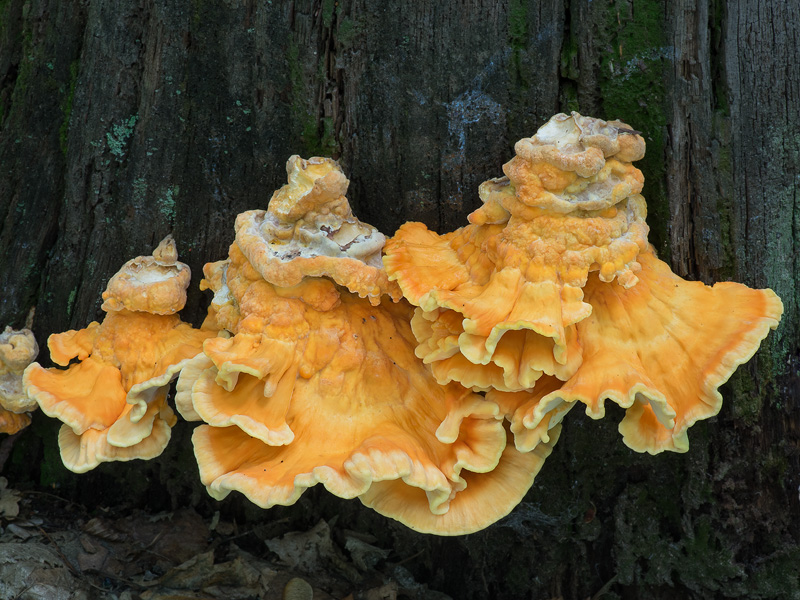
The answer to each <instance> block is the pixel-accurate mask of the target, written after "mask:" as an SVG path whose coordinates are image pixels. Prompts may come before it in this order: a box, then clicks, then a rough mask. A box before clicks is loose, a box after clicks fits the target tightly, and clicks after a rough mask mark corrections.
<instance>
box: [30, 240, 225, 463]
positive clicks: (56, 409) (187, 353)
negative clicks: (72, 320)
mask: <svg viewBox="0 0 800 600" xmlns="http://www.w3.org/2000/svg"><path fill="white" fill-rule="evenodd" d="M190 278H191V274H190V271H189V267H187V266H186V265H185V264H184V263H182V262H179V261H178V253H177V250H176V247H175V241H174V240H173V239H172V237H171V236H170V237H167V238H165V239H164V240H163V241H162V242H161V243H160V244H159V246H158V247H157V248H156V249H155V250H154V251H153V254H152V256H139V257H137V258H134V259H133V260H130V261H128V262H127V263H125V265H124V266H123V267H122V269H121V270H120V271H119V272H118V273H117V274H116V275H114V277H112V278H111V280H110V281H109V283H108V287H107V289H106V291H105V292H103V300H104V302H103V305H102V309H103V310H104V311H105V312H106V313H107V315H106V317H105V319H103V322H102V323H98V322H97V321H95V322H93V323H90V324H89V326H88V327H86V328H85V329H81V330H79V331H75V330H72V331H66V332H64V333H57V334H53V335H51V336H50V338H49V339H48V340H47V346H48V348H49V349H50V358H51V359H52V361H53V362H54V363H56V364H57V365H61V366H63V367H67V368H66V369H59V368H50V369H45V368H43V367H42V366H40V365H39V364H38V363H33V364H31V365H30V366H29V367H27V368H26V369H25V373H24V377H23V380H24V383H25V387H26V390H27V393H28V395H29V396H30V397H31V398H32V399H33V400H35V401H36V402H37V403H38V404H39V406H40V407H41V409H42V411H43V412H44V413H45V414H47V415H48V416H50V417H55V418H57V419H59V420H60V421H62V422H63V423H64V424H63V425H62V427H61V430H60V432H59V435H58V444H59V448H60V450H61V459H62V460H63V462H64V465H65V466H66V467H67V468H68V469H70V470H71V471H74V472H76V473H83V472H85V471H88V470H90V469H93V468H94V467H96V466H97V465H99V464H100V463H102V462H109V461H127V460H132V459H136V458H143V459H148V458H154V457H156V456H158V455H159V454H161V453H162V452H163V451H164V448H166V446H167V443H168V442H169V439H170V436H171V432H172V429H171V428H172V427H173V426H174V425H175V423H176V421H177V418H176V416H175V413H174V412H173V411H172V409H171V408H170V406H169V404H168V403H167V392H168V390H169V383H170V381H172V380H173V379H174V378H176V377H177V376H178V373H179V371H180V370H181V368H183V365H184V364H185V363H186V362H187V361H188V360H189V359H190V358H193V357H194V356H196V355H197V354H198V353H199V352H200V349H201V345H202V343H203V340H205V339H206V338H209V337H212V336H215V335H216V332H215V331H208V330H197V329H193V328H192V327H191V326H190V325H187V324H186V323H183V322H182V321H181V320H180V317H179V316H178V315H177V314H175V313H177V312H178V311H179V310H181V309H182V308H183V305H184V304H185V303H186V288H187V287H188V285H189V280H190ZM74 359H77V362H74V363H72V364H70V363H71V361H73V360H74Z"/></svg>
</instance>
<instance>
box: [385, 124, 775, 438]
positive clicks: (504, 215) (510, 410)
mask: <svg viewBox="0 0 800 600" xmlns="http://www.w3.org/2000/svg"><path fill="white" fill-rule="evenodd" d="M515 149H516V154H517V155H516V156H515V157H514V158H513V159H512V160H511V161H509V162H508V163H506V164H505V165H504V167H503V170H504V172H505V174H506V177H504V178H501V179H493V180H490V181H488V182H486V183H484V184H483V185H482V186H481V189H480V195H481V199H482V200H483V202H484V204H483V206H482V207H481V208H479V209H478V210H476V211H475V212H474V213H472V214H471V215H470V216H469V221H470V225H467V226H466V227H463V228H461V229H459V230H457V231H455V232H453V233H449V234H446V235H442V236H439V235H437V234H435V233H433V232H430V231H428V230H427V229H426V228H425V226H424V225H422V224H420V223H407V224H405V225H403V226H402V227H401V228H400V230H399V231H398V232H397V235H396V236H395V237H394V238H393V239H392V240H390V241H389V243H388V244H387V246H386V256H385V258H384V264H385V265H386V269H387V271H388V272H389V278H390V279H392V280H395V281H397V282H398V283H399V285H400V287H401V289H402V290H403V294H404V295H405V297H406V298H407V299H408V300H409V301H410V302H411V303H412V304H414V305H415V306H417V307H418V308H417V309H416V311H415V315H414V318H413V320H412V326H413V329H414V334H415V336H416V338H417V341H418V343H419V345H418V346H417V351H416V352H417V356H419V357H420V358H422V359H423V360H424V361H425V363H426V364H429V365H430V366H431V369H432V371H433V373H434V375H435V376H436V378H437V380H438V381H439V382H440V383H445V382H448V381H459V382H461V383H462V384H464V385H466V386H468V387H472V388H473V389H476V390H485V391H487V399H490V400H492V401H494V402H496V403H498V404H499V405H500V406H501V407H502V408H503V411H504V413H505V414H506V416H507V417H508V418H509V420H510V422H511V431H512V432H513V433H514V434H515V436H516V438H515V439H516V444H517V448H518V449H520V450H524V449H525V448H527V447H528V446H529V445H530V443H531V442H530V440H529V436H530V431H531V430H536V429H538V428H539V427H540V425H541V422H542V420H545V421H550V420H552V419H554V418H556V419H560V418H563V415H564V413H565V412H567V411H568V410H569V409H570V408H571V407H572V406H573V405H574V403H575V402H577V401H580V402H583V403H584V404H585V405H586V407H587V408H586V411H587V414H589V415H590V416H591V417H593V418H595V419H599V418H601V417H602V416H603V415H604V412H605V410H604V404H603V403H604V401H605V400H606V399H610V400H612V401H614V402H616V403H617V404H619V405H620V406H622V407H623V408H626V409H627V412H626V416H625V419H624V420H623V421H622V423H621V424H620V432H621V433H622V435H623V440H624V442H625V443H626V444H627V445H628V446H630V447H631V448H633V449H634V450H637V451H640V452H644V451H646V452H650V453H654V454H655V453H658V452H661V451H664V450H674V451H679V452H683V451H686V450H687V449H688V439H687V434H686V431H687V429H688V428H689V427H690V426H691V425H692V424H693V423H695V422H696V421H697V420H699V419H704V418H708V417H710V416H713V415H715V414H717V412H718V411H719V409H720V406H721V396H720V394H719V392H718V391H717V389H718V388H719V386H720V385H721V384H723V383H724V382H725V381H727V380H728V378H729V377H730V375H731V374H732V373H733V371H734V370H735V369H736V367H737V366H738V365H740V364H742V363H743V362H746V361H747V360H748V359H749V358H750V357H751V356H752V355H753V354H754V353H755V351H756V350H757V349H758V346H759V344H760V342H761V340H762V339H764V337H766V335H767V333H768V331H769V330H770V329H774V328H775V327H777V326H778V322H779V320H780V317H781V314H782V312H783V307H782V304H781V301H780V299H779V298H778V297H777V296H776V295H775V293H774V292H772V290H751V289H749V288H747V287H745V286H743V285H739V284H736V283H720V284H717V285H715V286H714V287H708V286H704V285H703V284H702V283H697V282H687V281H684V280H682V279H681V278H679V277H677V276H676V275H674V274H673V273H672V272H671V271H670V269H669V267H668V266H667V265H666V264H665V263H663V262H662V261H660V260H658V259H657V258H656V256H655V252H654V250H653V248H652V247H651V246H650V245H649V244H648V243H647V231H648V229H647V225H646V224H645V222H644V219H645V216H646V206H645V202H644V198H642V196H641V195H640V193H639V192H640V191H641V189H642V183H643V177H642V174H641V172H639V170H638V169H636V168H635V167H633V166H632V165H631V162H632V161H635V160H638V159H640V158H642V157H643V156H644V151H645V144H644V140H643V139H642V137H641V136H640V135H639V134H638V133H637V132H636V131H634V130H633V129H631V128H630V127H629V126H628V125H626V124H625V123H622V122H620V121H609V122H605V121H601V120H599V119H593V118H589V117H583V116H581V115H579V114H578V113H572V115H571V116H568V115H564V114H560V115H556V116H554V117H553V118H552V119H550V121H549V122H548V123H547V124H545V125H544V126H543V127H541V128H540V129H539V131H538V132H537V133H536V135H535V136H533V137H532V138H528V139H523V140H520V141H519V142H517V144H516V147H515ZM533 442H534V443H535V442H536V438H535V437H534V439H533Z"/></svg>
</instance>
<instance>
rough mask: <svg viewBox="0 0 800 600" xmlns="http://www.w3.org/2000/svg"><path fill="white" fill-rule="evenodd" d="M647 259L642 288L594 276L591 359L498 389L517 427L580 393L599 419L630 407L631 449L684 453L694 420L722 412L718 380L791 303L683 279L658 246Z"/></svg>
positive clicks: (587, 341)
mask: <svg viewBox="0 0 800 600" xmlns="http://www.w3.org/2000/svg"><path fill="white" fill-rule="evenodd" d="M640 261H641V263H642V270H641V272H640V274H639V277H640V282H639V283H638V284H637V285H636V286H635V287H633V288H630V289H624V288H622V287H620V286H617V285H607V284H604V283H602V282H601V281H599V280H598V279H597V278H596V277H594V276H593V277H591V278H590V280H589V283H588V284H587V286H586V300H587V302H589V303H591V305H592V307H593V311H592V315H591V316H590V317H589V318H588V319H586V320H584V321H581V322H580V323H578V325H577V328H578V336H579V338H580V341H581V345H582V346H583V363H582V364H581V366H580V368H578V370H577V372H576V373H575V374H574V375H573V376H572V377H571V378H570V379H569V380H568V381H567V382H566V383H562V382H557V385H555V386H553V385H550V387H547V386H546V385H545V387H542V388H540V387H539V385H540V384H539V383H537V387H535V388H534V390H533V392H532V393H529V394H526V393H522V392H521V393H518V394H501V393H497V392H491V393H490V394H489V397H490V398H491V399H492V400H493V401H495V402H497V403H498V404H499V405H500V406H501V407H503V410H504V412H506V413H507V414H512V415H513V417H512V419H511V420H512V431H514V433H515V435H523V436H524V435H528V432H529V431H530V430H533V429H536V428H537V427H540V424H541V422H542V420H551V419H553V418H554V417H555V418H558V419H560V416H559V414H560V413H562V412H563V411H564V410H569V408H570V407H571V405H572V403H575V402H577V401H580V402H583V403H584V404H585V405H586V413H587V414H588V415H589V416H591V417H592V418H595V419H599V418H601V417H603V416H604V414H605V407H604V401H605V400H606V399H610V400H612V401H614V402H616V403H617V404H619V405H620V406H621V407H623V408H625V409H627V411H626V415H625V418H624V419H623V420H622V422H621V423H620V426H619V430H620V433H622V435H623V441H624V442H625V443H626V444H627V445H628V446H630V447H631V448H632V449H634V450H636V451H638V452H649V453H651V454H656V453H659V452H663V451H664V450H672V451H676V452H685V451H686V450H688V447H689V442H688V437H687V430H688V428H689V427H690V426H691V425H692V424H694V423H695V422H696V421H698V420H700V419H707V418H709V417H711V416H714V415H716V414H717V412H718V411H719V409H720V407H721V406H722V396H721V395H720V393H719V391H718V388H719V386H720V385H722V384H723V383H725V382H726V381H727V380H728V378H729V377H730V376H731V374H732V373H733V372H734V371H735V370H736V367H738V366H739V365H741V364H743V363H744V362H746V361H748V360H749V359H750V357H752V356H753V354H754V353H755V351H756V350H757V349H758V346H759V344H760V342H761V340H763V339H764V338H765V337H766V335H767V333H768V332H769V330H770V329H775V328H776V327H777V326H778V322H779V321H780V318H781V314H782V312H783V306H782V304H781V301H780V299H779V298H778V297H777V296H776V295H775V293H774V292H772V290H753V289H750V288H748V287H745V286H743V285H740V284H737V283H727V282H726V283H717V284H715V285H714V286H713V287H709V286H706V285H703V284H702V283H700V282H690V281H684V280H683V279H681V278H680V277H678V276H677V275H675V274H673V273H672V272H671V271H670V269H669V267H668V266H667V265H666V264H665V263H663V262H662V261H660V260H658V259H657V258H656V257H655V256H654V255H653V254H652V253H646V254H642V255H641V256H640ZM519 445H520V440H519V438H518V440H517V446H518V447H519Z"/></svg>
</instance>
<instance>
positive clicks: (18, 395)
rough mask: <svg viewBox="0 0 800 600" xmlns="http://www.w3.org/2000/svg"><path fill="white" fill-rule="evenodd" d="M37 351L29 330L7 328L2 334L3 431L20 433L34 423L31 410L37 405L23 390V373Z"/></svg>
mask: <svg viewBox="0 0 800 600" xmlns="http://www.w3.org/2000/svg"><path fill="white" fill-rule="evenodd" d="M38 354H39V346H38V344H37V343H36V338H34V337H33V332H32V331H31V330H30V329H20V330H19V331H17V330H15V329H11V327H6V328H5V331H3V332H2V333H0V433H8V434H14V433H17V432H18V431H20V430H21V429H24V428H25V427H27V426H28V425H29V424H30V422H31V418H30V416H28V413H29V412H31V411H33V410H36V407H37V404H36V400H33V399H31V398H30V397H29V396H28V394H27V393H25V390H24V389H23V386H22V373H23V372H24V371H25V368H26V367H27V366H28V365H29V364H31V363H32V362H33V361H34V360H36V356H37V355H38Z"/></svg>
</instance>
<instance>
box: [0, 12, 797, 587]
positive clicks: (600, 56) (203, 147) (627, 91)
mask: <svg viewBox="0 0 800 600" xmlns="http://www.w3.org/2000/svg"><path fill="white" fill-rule="evenodd" d="M798 11H800V6H798V2H797V1H796V0H793V1H790V2H786V1H785V0H761V1H759V0H741V1H738V2H722V1H720V0H717V1H709V0H700V1H699V2H690V1H689V0H678V1H670V0H661V1H659V0H632V1H621V0H617V1H611V2H609V1H600V0H593V1H590V0H584V1H578V0H573V1H569V0H543V1H541V2H533V1H531V2H524V1H522V0H506V1H500V2H496V1H485V2H477V1H465V2H435V1H432V0H417V1H414V2H410V1H408V2H377V1H374V2H369V1H364V0H361V1H358V0H352V1H350V0H339V1H338V2H337V1H333V0H324V1H322V2H320V1H306V2H303V1H295V2H285V1H280V0H272V1H271V2H270V1H268V0H265V1H262V2H255V1H253V0H245V1H233V0H231V1H220V0H217V1H214V2H212V1H204V0H172V1H169V2H155V1H148V0H139V1H132V0H97V1H86V0H84V1H78V0H28V1H23V0H0V215H2V217H3V221H2V229H0V325H5V324H10V325H14V326H17V327H19V326H22V325H23V323H24V321H25V317H26V315H27V314H28V312H29V310H30V308H31V307H34V306H35V307H36V317H35V321H34V331H35V333H36V335H37V338H38V339H39V340H40V343H41V345H42V346H44V341H45V340H46V338H47V336H48V335H49V334H50V333H53V332H58V331H63V330H66V329H70V328H82V327H84V326H86V325H87V324H88V323H89V321H91V320H93V319H98V318H101V317H102V312H101V311H100V308H99V307H100V303H101V300H100V294H101V292H102V290H103V289H104V287H105V285H106V281H107V279H108V278H109V277H110V276H111V275H112V274H113V273H114V272H116V271H117V269H118V268H119V267H120V265H121V264H122V263H123V262H125V261H126V260H127V259H129V258H132V257H134V256H136V255H139V254H146V253H149V252H150V251H151V250H152V248H153V247H154V246H155V245H156V244H157V243H158V241H159V240H160V239H161V238H162V237H164V236H165V235H166V234H168V233H172V234H173V235H174V236H175V238H176V240H177V242H178V247H179V251H180V256H181V260H183V261H185V262H187V263H189V265H190V266H191V268H192V269H193V272H194V274H195V279H194V280H193V287H192V288H191V293H190V300H189V303H188V305H187V309H186V311H185V316H184V318H185V319H187V320H191V321H192V322H194V323H195V324H198V323H199V322H200V321H201V320H202V316H203V311H204V309H205V307H206V306H207V303H208V300H209V298H208V295H207V294H203V293H201V292H199V291H198V289H197V285H196V283H197V281H199V275H200V273H201V268H202V265H203V264H204V263H205V262H207V261H210V260H217V259H220V258H222V257H224V256H225V255H226V253H227V246H228V245H229V244H230V243H231V241H232V240H233V220H234V218H235V215H236V214H237V213H239V212H241V211H243V210H247V209H252V208H266V205H267V202H268V201H269V198H270V196H271V194H272V192H273V190H274V189H276V188H277V187H280V185H282V183H283V182H284V181H285V170H284V164H285V162H286V159H287V158H288V157H289V156H290V155H291V154H295V153H297V154H301V155H302V156H305V157H308V156H311V155H325V156H334V157H336V158H338V159H339V160H340V161H341V163H342V165H343V167H344V170H345V172H346V173H347V174H348V176H349V177H350V180H351V184H350V190H349V193H348V197H349V198H350V202H351V204H352V206H353V208H354V211H355V212H356V214H357V215H358V216H359V217H360V218H361V219H362V220H363V221H365V222H368V223H371V224H373V225H376V226H377V227H378V228H379V229H381V230H382V231H383V232H385V233H386V234H388V235H391V234H392V233H393V232H394V231H395V229H396V228H397V227H398V226H399V225H400V224H401V223H403V222H404V221H407V220H420V221H423V222H425V223H426V224H427V225H428V226H429V227H432V228H435V229H437V230H438V231H440V232H444V231H449V230H452V229H454V228H456V227H459V226H461V225H463V224H465V222H466V221H465V217H466V215H467V214H468V212H470V211H471V210H473V209H474V208H476V207H477V206H478V205H479V202H480V201H479V199H478V196H477V186H478V184H479V183H480V182H482V181H483V180H485V179H487V178H490V177H496V176H499V175H501V169H500V168H501V165H502V163H503V162H505V161H507V160H508V159H510V158H511V156H512V155H513V144H514V142H515V141H516V140H517V139H519V138H521V137H526V136H530V135H532V134H533V133H534V132H535V130H536V129H537V128H538V127H539V126H541V125H542V124H543V123H544V122H545V121H546V120H547V119H548V118H549V117H550V116H551V115H552V114H554V113H557V112H560V111H569V110H578V111H580V112H581V113H582V114H585V115H591V116H596V117H601V118H605V119H614V118H619V119H621V120H623V121H625V122H627V123H629V124H630V125H631V126H632V127H634V128H636V129H638V130H640V131H642V132H643V135H644V137H645V139H646V141H647V156H646V157H645V158H644V159H643V160H642V161H641V162H640V163H639V164H638V166H639V167H640V168H641V169H642V171H643V172H644V174H645V177H646V184H645V189H644V195H645V197H646V198H647V200H648V206H649V218H648V222H649V224H650V227H651V235H650V240H651V242H652V243H653V244H654V245H655V247H656V249H657V250H658V252H659V254H660V256H661V257H662V258H664V259H665V260H667V261H668V262H669V263H670V264H671V265H672V267H673V269H674V270H675V271H676V272H677V273H678V274H679V275H681V276H683V277H686V278H688V279H700V280H703V281H705V282H706V283H712V282H714V281H722V280H735V281H740V282H742V283H745V284H747V285H750V286H753V287H771V288H773V289H774V290H775V291H776V292H777V293H778V294H779V295H780V296H781V298H782V299H783V302H784V305H785V308H786V312H785V315H784V319H783V322H782V323H781V326H780V328H779V329H778V330H777V331H776V332H773V333H771V334H770V336H769V338H768V339H767V340H766V342H765V343H764V344H763V346H762V349H761V350H760V351H759V353H758V354H757V355H756V357H755V358H754V359H753V360H752V361H751V362H750V363H748V365H747V366H745V367H742V368H740V369H739V371H738V372H737V373H736V374H735V375H734V377H733V378H732V380H731V382H729V383H728V384H727V385H726V386H724V387H723V395H724V397H725V404H724V406H723V409H722V412H721V413H720V415H719V416H718V417H716V418H714V419H711V420H709V421H708V422H702V423H699V424H697V425H695V426H694V427H693V428H692V429H691V431H690V433H689V437H690V443H691V448H690V450H689V452H688V453H686V454H684V455H675V454H669V453H667V454H662V455H659V456H656V457H651V456H647V455H644V456H642V455H638V454H635V453H633V452H631V451H630V450H628V449H627V448H626V447H625V446H624V445H623V444H622V443H621V441H620V437H619V435H618V434H617V432H616V423H617V422H618V421H619V419H620V417H621V411H618V410H613V409H611V408H610V409H609V414H608V415H607V416H606V418H605V419H604V420H603V421H600V422H594V421H591V420H590V419H588V418H586V417H585V416H584V415H582V414H577V411H573V414H571V415H570V417H569V418H568V419H567V423H566V426H565V428H564V433H563V436H562V439H561V441H560V442H559V443H558V445H557V446H556V448H555V450H554V452H553V455H552V456H551V457H550V458H549V460H548V461H547V463H546V464H545V466H544V468H543V470H542V473H541V474H540V476H539V478H538V479H537V482H536V484H535V485H534V487H533V488H532V490H531V491H530V493H529V494H528V496H527V497H526V499H525V501H524V502H523V503H522V504H521V505H520V506H519V507H518V508H517V509H516V510H515V511H514V512H513V513H512V515H511V516H509V517H508V518H506V519H505V520H503V521H502V522H500V523H499V524H497V525H494V526H492V527H490V528H489V529H488V530H486V531H484V532H481V533H478V534H474V535H471V536H467V537H463V538H455V539H438V538H433V537H427V536H422V535H417V534H414V533H413V532H409V531H408V530H407V529H405V528H404V527H402V526H400V525H396V524H394V523H390V522H389V521H388V520H386V519H383V518H382V517H378V516H377V515H373V514H372V513H371V512H370V511H368V510H366V509H364V508H363V507H361V506H360V504H359V503H358V502H357V501H351V502H345V501H339V500H337V499H333V498H331V497H330V495H328V494H327V493H326V492H325V491H324V490H321V489H314V490H311V491H310V492H308V493H307V494H306V495H305V496H304V497H303V498H302V499H301V501H300V502H299V503H298V505H297V506H295V507H292V508H278V509H274V510H272V511H260V510H258V509H255V508H251V507H249V506H248V503H247V502H246V501H245V500H243V499H242V498H241V497H238V498H236V497H232V498H229V499H228V500H226V501H225V502H223V503H220V504H217V503H214V502H213V501H212V500H210V499H208V498H207V497H206V496H205V495H204V491H203V490H202V487H201V486H200V485H199V483H198V482H197V480H196V466H194V463H193V458H192V455H191V449H190V443H189V441H188V434H189V429H190V427H189V426H188V425H186V424H181V425H179V426H178V427H177V428H176V430H175V436H174V440H173V442H172V444H171V445H170V447H169V448H168V450H167V452H166V453H165V455H164V456H162V457H161V458H159V459H158V460H156V461H152V462H150V463H140V462H136V463H126V464H117V465H103V466H101V467H100V468H98V469H97V470H96V471H94V472H92V473H90V474H87V475H83V476H78V475H73V474H71V473H69V472H67V471H65V470H64V469H63V467H62V466H61V464H60V461H59V459H58V455H57V446H56V445H55V431H56V427H55V425H54V424H53V423H52V422H51V421H50V420H49V419H47V418H45V417H44V416H43V415H40V414H38V415H36V416H35V419H34V424H33V426H32V427H31V428H29V429H28V430H27V431H26V432H25V433H24V434H22V435H21V436H20V437H19V439H17V440H16V442H15V445H14V452H13V455H12V457H11V459H10V460H9V461H8V463H7V464H6V466H5V473H4V475H6V476H7V477H9V479H10V480H11V484H12V485H17V486H41V487H42V488H50V489H57V490H58V492H59V494H60V495H62V496H66V497H69V498H73V499H75V500H76V501H80V502H83V503H85V504H87V505H89V506H92V505H97V506H99V505H102V504H105V505H110V504H120V503H131V504H132V505H136V506H140V507H145V508H151V509H153V510H162V509H165V508H169V507H172V508H175V507H179V506H194V507H196V508H197V509H198V510H200V511H206V512H208V511H213V510H217V509H221V510H222V511H223V512H225V511H227V512H228V513H230V514H236V515H237V516H238V518H239V519H244V520H248V519H249V520H250V521H258V520H259V519H272V518H278V517H280V518H284V517H286V518H290V519H293V520H295V521H297V522H298V523H306V524H313V523H314V522H316V521H315V520H316V519H318V518H320V517H324V518H328V519H329V518H331V517H332V516H333V515H334V514H339V515H340V523H344V524H346V525H347V526H349V527H351V528H354V529H359V528H360V529H363V530H367V531H370V532H372V533H373V534H374V535H376V536H378V537H379V538H381V541H382V543H383V545H384V547H394V548H395V551H396V552H397V553H398V554H399V555H401V556H402V553H403V552H407V554H408V556H412V555H414V554H417V556H416V558H414V559H413V560H409V561H408V562H407V563H406V564H405V566H406V567H407V568H409V569H410V570H411V571H412V572H413V573H414V574H415V576H417V577H418V579H419V580H422V581H425V582H427V583H428V584H429V585H430V586H431V587H432V588H435V589H439V590H441V591H444V592H446V593H448V594H450V595H452V596H453V597H454V598H484V597H489V596H493V597H501V598H549V597H554V596H559V595H561V596H563V597H565V598H586V597H591V596H592V595H593V594H596V593H597V592H598V591H600V590H601V589H605V591H606V592H607V594H606V595H605V596H604V597H605V598H613V597H617V598H643V599H644V598H654V599H655V598H713V597H720V598H721V597H738V598H800V569H798V565H800V501H799V499H798V490H800V487H799V486H800V375H799V374H798V370H799V368H800V367H799V366H800V360H799V359H798V345H799V344H800V342H799V340H800V332H799V329H800V311H799V310H798V298H800V290H799V289H798V288H800V250H799V248H800V109H798V103H799V102H800V20H798V19H797V16H796V15H797V14H798ZM44 354H46V353H44ZM215 507H216V508H215ZM420 550H422V551H423V552H422V553H421V554H418V552H419V551H420ZM609 582H611V583H610V585H609V586H607V587H605V588H603V586H604V585H605V584H607V583H609Z"/></svg>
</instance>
